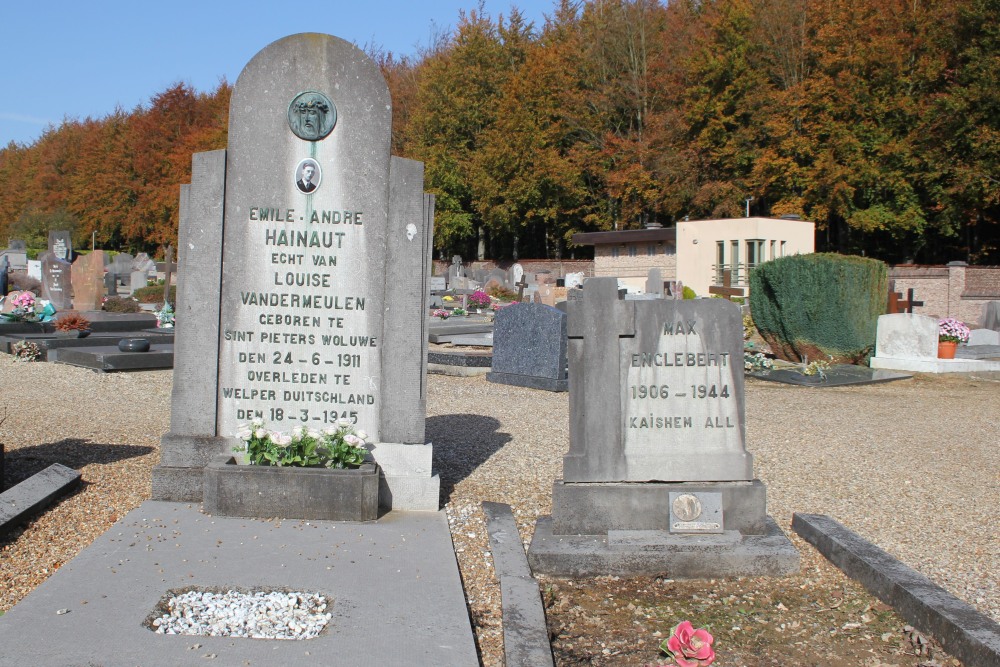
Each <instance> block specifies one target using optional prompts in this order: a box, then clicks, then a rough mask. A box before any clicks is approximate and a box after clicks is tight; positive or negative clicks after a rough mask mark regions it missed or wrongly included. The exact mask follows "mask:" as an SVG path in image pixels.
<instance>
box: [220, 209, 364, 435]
mask: <svg viewBox="0 0 1000 667" xmlns="http://www.w3.org/2000/svg"><path fill="white" fill-rule="evenodd" d="M248 218H249V221H250V222H251V223H252V226H251V227H250V229H251V233H253V234H260V235H261V236H262V239H263V242H264V247H265V251H266V254H265V258H264V259H265V264H266V268H265V269H264V272H265V274H264V275H266V276H267V278H266V279H265V280H266V283H268V285H267V287H266V288H264V289H253V288H251V287H247V288H245V289H240V290H239V292H238V297H237V298H238V308H239V309H240V310H243V309H249V310H251V311H252V313H253V315H252V318H243V321H247V320H248V319H252V321H253V322H254V325H255V328H254V329H249V330H248V329H234V328H224V329H223V340H224V341H225V342H227V343H230V344H231V347H229V349H230V351H231V354H232V356H233V357H234V359H233V361H235V362H236V364H237V365H238V370H237V372H236V374H235V377H234V379H235V380H239V381H245V384H244V386H222V387H221V389H220V391H221V398H222V399H223V400H225V401H236V402H239V406H238V407H237V408H236V410H235V416H236V419H237V420H240V421H246V420H250V419H254V418H260V419H265V420H267V421H268V422H270V423H273V424H275V425H279V424H281V423H283V422H291V423H296V422H297V423H299V424H302V425H310V426H319V425H325V424H330V423H333V422H336V421H337V420H338V419H349V420H350V421H351V422H353V423H357V422H358V412H359V409H362V406H373V405H374V404H375V401H376V396H375V393H374V392H373V391H372V388H371V387H369V386H368V385H367V384H366V383H365V382H364V381H363V380H364V377H365V376H369V375H371V373H370V372H366V369H365V367H366V366H367V365H369V364H368V363H366V362H367V361H368V360H369V359H370V356H371V353H372V352H374V348H377V346H378V339H377V337H376V336H373V335H369V334H368V333H366V332H364V331H360V330H361V329H364V322H365V320H364V311H365V310H366V308H367V307H368V303H367V299H366V297H365V296H364V295H361V294H344V293H342V292H340V291H339V290H338V289H337V288H338V286H339V283H340V282H341V281H338V278H337V270H338V268H340V267H341V265H342V262H343V258H342V255H343V253H344V251H345V248H347V247H349V246H350V242H349V239H348V236H349V235H351V234H354V233H360V231H361V230H360V227H361V226H362V225H364V213H363V212H362V211H355V210H320V211H312V212H310V213H309V214H308V215H306V214H299V213H298V212H297V211H296V210H295V209H292V208H287V207H274V206H254V207H251V208H250V209H249V215H248ZM262 222H263V223H295V225H296V226H295V227H292V228H286V227H275V226H271V225H268V224H264V225H261V224H260V223H262ZM314 225H315V226H314ZM341 270H343V269H341ZM288 311H291V312H288Z"/></svg>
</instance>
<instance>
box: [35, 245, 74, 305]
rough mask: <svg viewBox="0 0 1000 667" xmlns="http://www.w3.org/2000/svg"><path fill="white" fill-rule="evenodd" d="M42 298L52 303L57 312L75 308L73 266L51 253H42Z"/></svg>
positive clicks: (40, 259)
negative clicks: (72, 281) (72, 279)
mask: <svg viewBox="0 0 1000 667" xmlns="http://www.w3.org/2000/svg"><path fill="white" fill-rule="evenodd" d="M39 261H40V262H41V264H42V298H43V299H46V300H48V301H50V302H52V307H53V308H55V309H56V310H57V311H60V310H70V309H71V308H72V307H73V294H72V283H71V282H70V281H71V278H70V276H71V272H72V270H73V265H72V264H70V263H69V262H67V261H65V260H62V259H59V258H58V257H56V256H55V255H54V254H53V253H52V252H51V251H45V252H44V253H42V255H41V257H40V258H39Z"/></svg>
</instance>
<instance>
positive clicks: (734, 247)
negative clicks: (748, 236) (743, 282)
mask: <svg viewBox="0 0 1000 667" xmlns="http://www.w3.org/2000/svg"><path fill="white" fill-rule="evenodd" d="M729 248H730V253H731V255H730V257H729V263H730V265H731V266H730V267H729V270H730V271H732V282H731V283H730V284H732V285H738V284H739V282H740V242H739V241H730V242H729Z"/></svg>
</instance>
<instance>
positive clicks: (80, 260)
mask: <svg viewBox="0 0 1000 667" xmlns="http://www.w3.org/2000/svg"><path fill="white" fill-rule="evenodd" d="M72 282H73V308H74V309H76V310H100V309H101V304H102V302H103V299H104V295H105V291H104V251H103V250H94V251H93V252H91V253H88V254H86V255H80V256H78V257H77V258H76V260H75V261H74V262H73V275H72Z"/></svg>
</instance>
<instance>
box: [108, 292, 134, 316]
mask: <svg viewBox="0 0 1000 667" xmlns="http://www.w3.org/2000/svg"><path fill="white" fill-rule="evenodd" d="M104 310H106V311H108V312H109V313H138V312H139V311H140V310H142V308H140V307H139V302H138V301H136V300H135V299H130V298H128V297H121V296H109V297H108V298H107V299H105V300H104Z"/></svg>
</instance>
